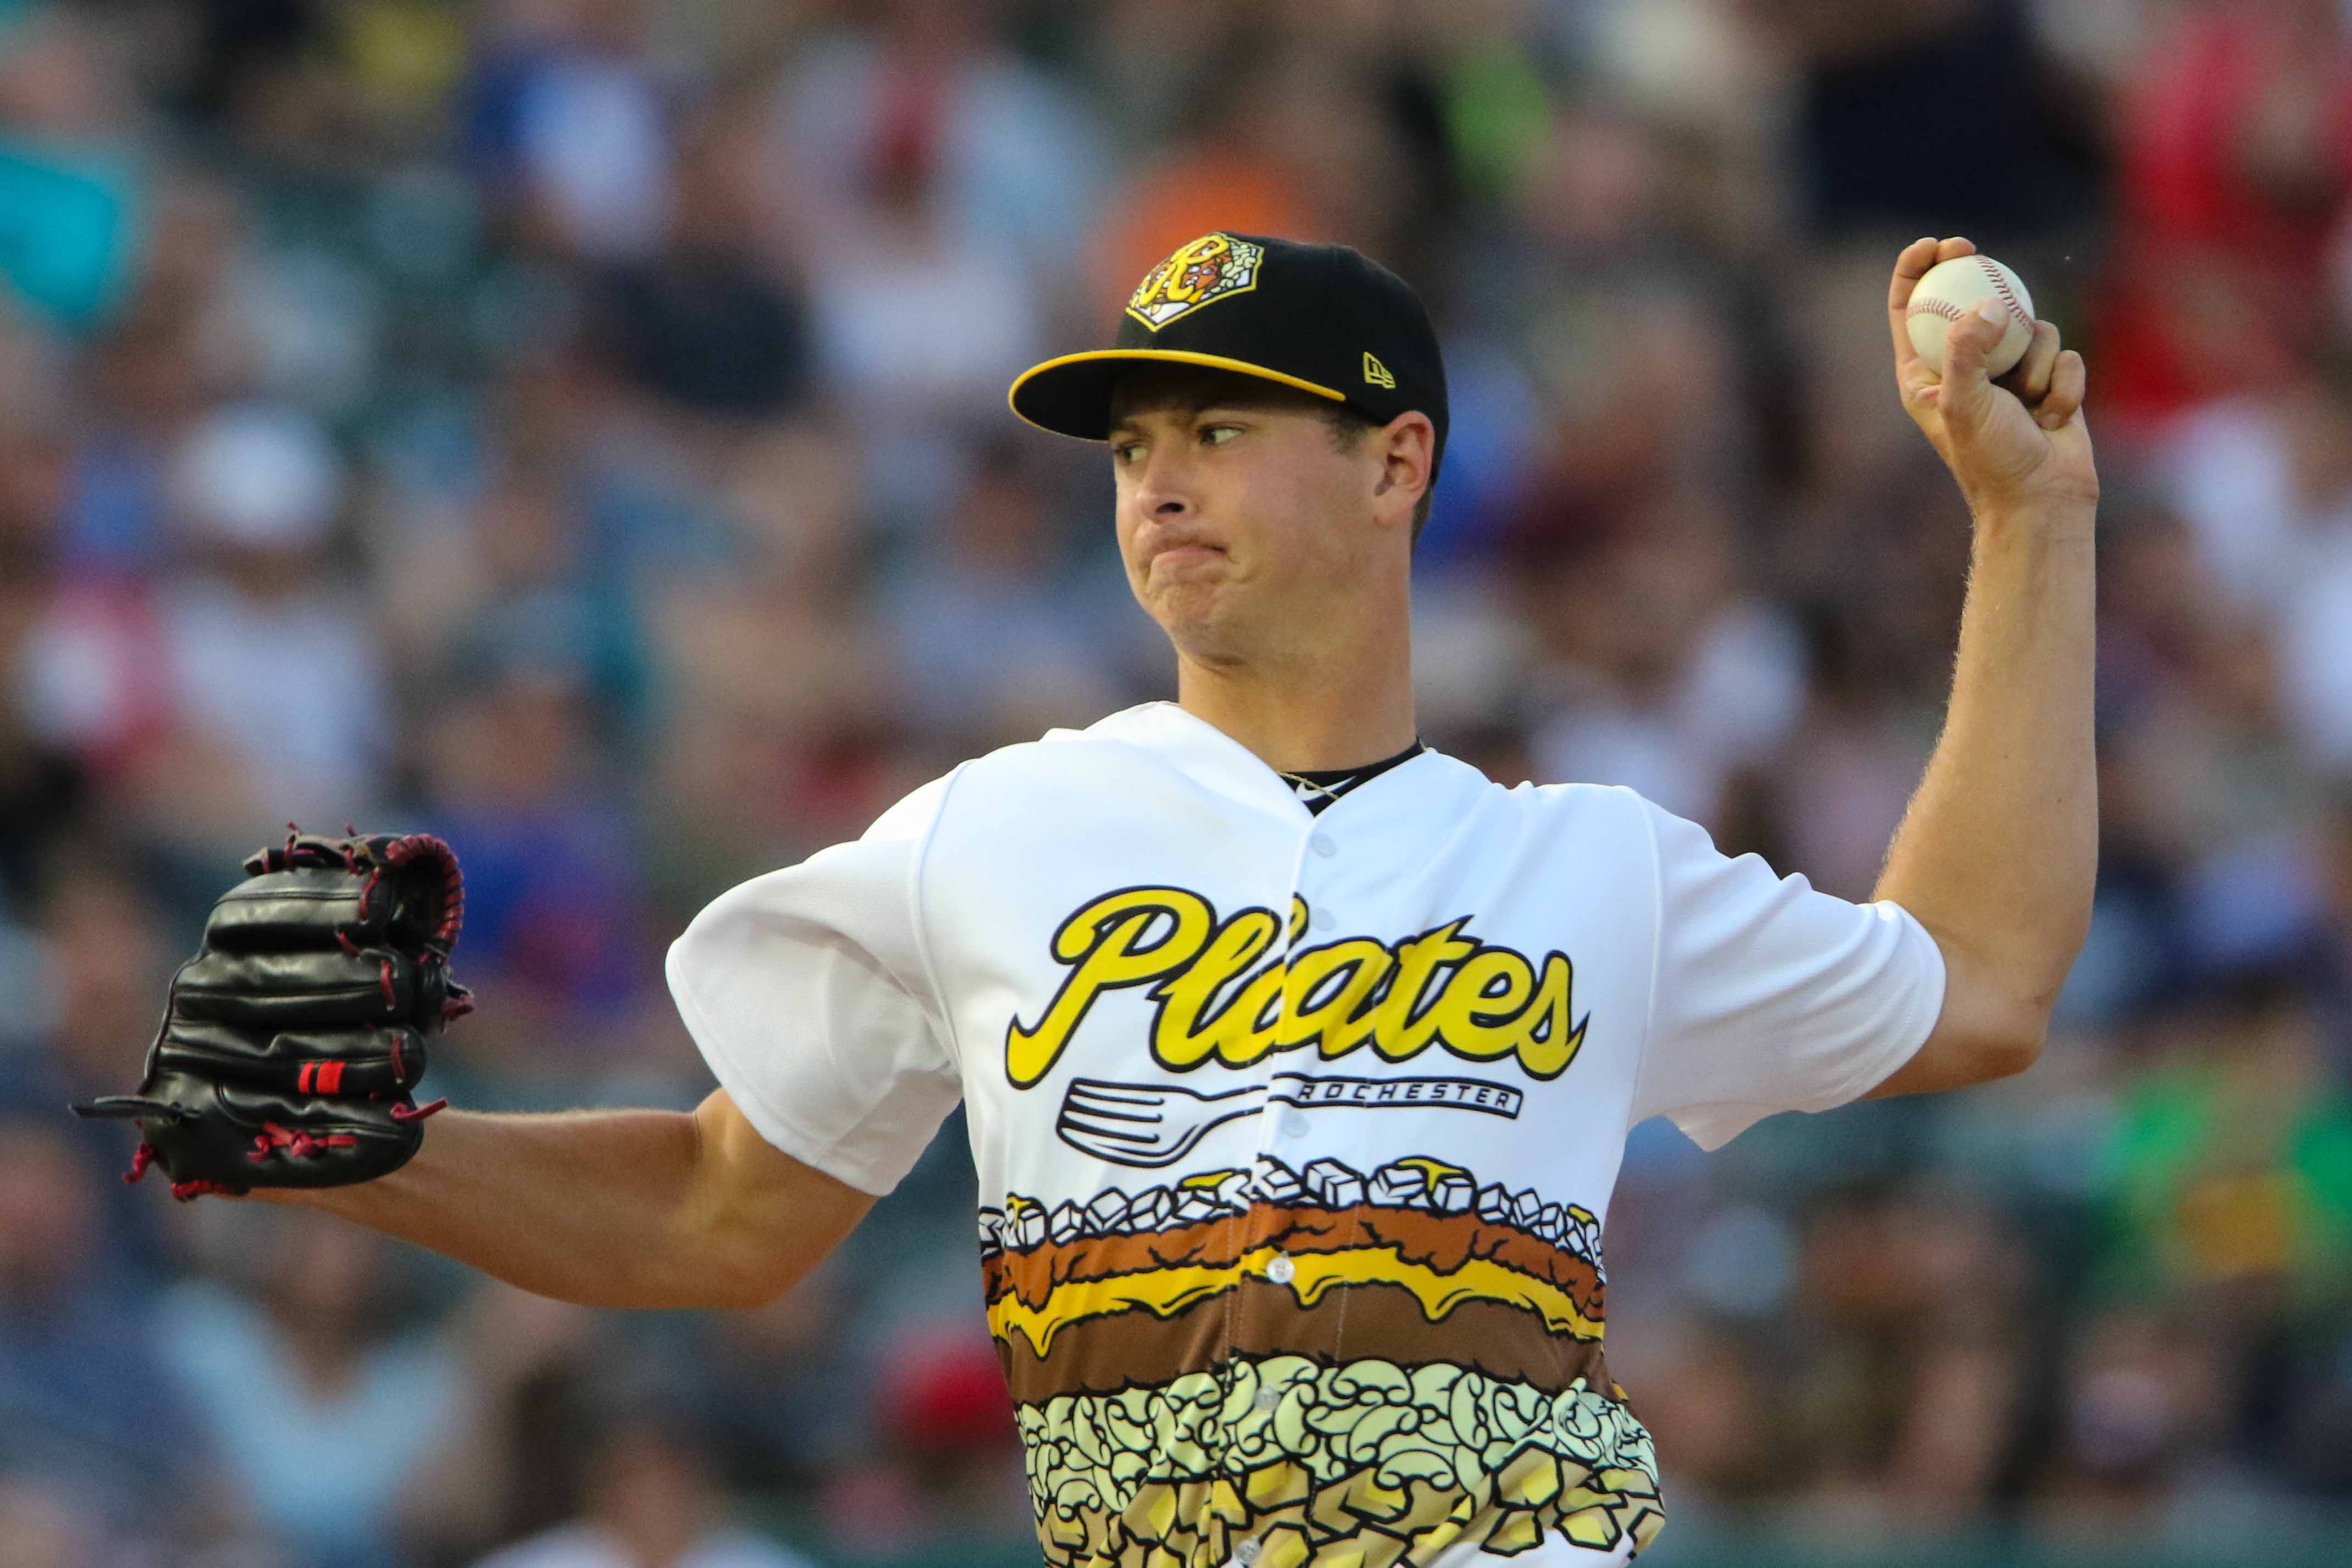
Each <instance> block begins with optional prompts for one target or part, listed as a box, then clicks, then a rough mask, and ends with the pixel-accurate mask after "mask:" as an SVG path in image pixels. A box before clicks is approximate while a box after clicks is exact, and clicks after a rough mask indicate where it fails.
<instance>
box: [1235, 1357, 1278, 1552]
mask: <svg viewBox="0 0 2352 1568" xmlns="http://www.w3.org/2000/svg"><path fill="white" fill-rule="evenodd" d="M1250 1403H1251V1404H1253V1405H1256V1406H1257V1407H1258V1408H1259V1409H1260V1410H1271V1409H1273V1408H1274V1407H1275V1406H1276V1405H1279V1404H1281V1403H1282V1390H1280V1389H1278V1388H1261V1389H1259V1390H1258V1391H1257V1397H1256V1398H1255V1399H1254V1400H1252V1401H1251V1402H1250ZM1243 1544H1244V1545H1255V1544H1256V1542H1243Z"/></svg>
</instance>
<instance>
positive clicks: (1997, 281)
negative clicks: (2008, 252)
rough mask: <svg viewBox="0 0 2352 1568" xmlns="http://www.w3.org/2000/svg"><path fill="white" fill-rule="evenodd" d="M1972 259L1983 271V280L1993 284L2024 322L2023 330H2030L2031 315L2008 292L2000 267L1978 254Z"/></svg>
mask: <svg viewBox="0 0 2352 1568" xmlns="http://www.w3.org/2000/svg"><path fill="white" fill-rule="evenodd" d="M1973 259H1974V260H1975V262H1976V264H1977V267H1978V268H1979V270H1980V271H1982V272H1983V273H1984V275H1985V281H1986V282H1988V283H1990V284H1991V285H1992V286H1993V289H1994V290H1995V291H1996V292H1997V293H1999V294H2000V297H2001V299H2002V300H2006V301H2007V302H2008V305H2009V308H2010V310H2011V311H2012V312H2013V313H2014V314H2015V315H2016V317H2017V319H2018V320H2019V321H2023V322H2024V323H2025V330H2026V331H2029V332H2030V331H2032V330H2033V317H2032V313H2031V312H2029V311H2028V310H2026V308H2025V307H2024V306H2022V305H2021V304H2019V303H2018V302H2017V296H2016V295H2015V294H2013V293H2011V292H2010V288H2009V279H2006V278H2004V277H2002V276H2001V271H2000V268H1998V267H1995V266H1994V265H1993V264H1992V262H1991V261H1990V260H1989V259H1987V258H1984V257H1981V256H1979V257H1976V258H1973Z"/></svg>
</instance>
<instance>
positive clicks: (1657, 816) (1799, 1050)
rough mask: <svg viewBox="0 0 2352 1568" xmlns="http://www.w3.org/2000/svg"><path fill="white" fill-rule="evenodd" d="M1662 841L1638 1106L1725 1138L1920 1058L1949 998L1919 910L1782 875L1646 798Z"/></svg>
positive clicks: (1822, 1102) (1710, 1143)
mask: <svg viewBox="0 0 2352 1568" xmlns="http://www.w3.org/2000/svg"><path fill="white" fill-rule="evenodd" d="M1641 804H1642V810H1643V814H1644V816H1645V817H1646V819H1647V824H1648V828H1649V833H1650V838H1651V842H1652V844H1653V846H1654V849H1655V852H1656V861H1655V864H1656V868H1657V902H1656V905H1655V909H1656V914H1657V931H1656V939H1655V942H1656V945H1655V949H1654V952H1655V958H1654V969H1653V971H1652V977H1651V1002H1650V1029H1649V1036H1648V1039H1647V1041H1646V1042H1645V1044H1644V1047H1643V1057H1642V1064H1641V1075H1640V1079H1639V1085H1638V1088H1637V1089H1636V1091H1635V1096H1634V1104H1633V1117H1632V1120H1633V1121H1641V1120H1643V1119H1644V1118H1646V1117H1650V1116H1659V1115H1664V1116H1668V1117H1671V1118H1673V1119H1674V1121H1675V1125H1677V1126H1678V1127H1680V1128H1681V1129H1682V1130H1683V1131H1685V1132H1686V1133H1688V1134H1689V1135H1690V1136H1691V1137H1692V1138H1693V1139H1694V1140H1696V1142H1698V1143H1699V1144H1700V1146H1701V1147H1703V1148H1706V1149H1718V1148H1721V1147H1722V1146H1723V1145H1724V1144H1726V1143H1727V1142H1730V1141H1731V1140H1732V1139H1733V1138H1734V1137H1736V1136H1738V1134H1739V1133H1740V1132H1742V1131H1746V1130H1747V1129H1748V1127H1750V1126H1752V1125H1753V1124H1754V1123H1756V1122H1757V1121H1761V1120H1762V1119H1763V1118H1764V1117H1767V1116H1769V1115H1771V1114H1772V1113H1773V1112H1774V1111H1779V1110H1829V1109H1830V1108H1831V1107H1832V1106H1838V1105H1843V1104H1844V1103H1846V1102H1847V1101H1848V1100H1855V1099H1858V1098H1860V1097H1861V1096H1862V1095H1864V1094H1865V1093H1867V1092H1869V1091H1870V1090H1871V1089H1875V1088H1876V1087H1877V1086H1878V1085H1879V1084H1881V1083H1883V1082H1885V1079H1887V1078H1888V1077H1889V1076H1891V1075H1892V1074H1893V1073H1894V1072H1895V1069H1896V1068H1899V1067H1901V1066H1902V1065H1903V1064H1904V1063H1905V1062H1906V1061H1908V1060H1910V1058H1911V1057H1912V1055H1913V1053H1915V1052H1916V1051H1917V1050H1918V1048H1919V1047H1920V1046H1921V1045H1922V1044H1923V1043H1924V1042H1925V1041H1926V1040H1927V1036H1928V1034H1929V1032H1930V1031H1932V1030H1933V1029H1934V1028H1935V1026H1936V1019H1937V1015H1938V1014H1939V1013H1940V1012H1941V1011H1942V1008H1943V1002H1944V957H1943V953H1942V952H1941V950H1939V949H1938V948H1937V945H1936V941H1935V938H1933V937H1932V936H1930V935H1928V934H1927V929H1926V928H1925V927H1923V926H1921V925H1920V924H1919V922H1918V921H1916V920H1915V919H1913V918H1912V916H1911V914H1910V912H1909V911H1908V910H1904V909H1902V908H1901V907H1899V906H1898V905H1895V904H1892V903H1872V904H1855V903H1850V902H1848V901H1847V900H1843V899H1841V898H1836V897H1834V896H1832V895H1831V894H1828V893H1823V892H1819V891H1816V890H1815V889H1814V888H1813V887H1812V885H1811V883H1809V882H1808V881H1806V880H1805V879H1804V878H1803V877H1801V876H1790V877H1776V876H1774V875H1773V873H1772V869H1771V868H1770V867H1769V866H1768V865H1766V864H1765V862H1764V859H1763V858H1762V857H1761V856H1758V855H1742V856H1739V857H1738V858H1731V857H1729V856H1726V855H1724V854H1723V853H1721V852H1720V851H1719V850H1717V848H1716V847H1715V841H1714V840H1713V839H1712V838H1710V837H1708V836H1707V833H1706V829H1705V828H1703V827H1700V826H1698V825H1697V824H1696V823H1692V822H1686V821H1685V820H1684V819H1683V818H1681V817H1678V816H1675V815H1674V814H1672V813H1671V812H1668V811H1665V810H1664V809H1662V808H1660V807H1659V806H1657V805H1653V804H1651V803H1650V802H1649V801H1646V800H1644V801H1643V802H1642V803H1641Z"/></svg>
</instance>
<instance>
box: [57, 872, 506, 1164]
mask: <svg viewBox="0 0 2352 1568" xmlns="http://www.w3.org/2000/svg"><path fill="white" fill-rule="evenodd" d="M245 870H246V879H245V880H244V881H242V882H240V883H238V884H237V885H236V887H234V888H231V889H229V890H228V891H227V893H226V894H224V895H223V896H222V898H221V900H220V902H219V903H217V904H215V906H214V907H213V912H212V917H211V919H210V920H208V921H205V940H204V945H203V947H202V948H200V949H199V950H198V951H197V953H196V955H195V956H194V958H192V959H190V960H188V962H187V963H184V964H182V965H181V966H180V971H179V973H177V974H176V975H174V976H173V979H172V993H171V999H170V1002H169V1004H168V1005H167V1006H166V1008H165V1011H164V1015H163V1028H162V1029H161V1030H160V1031H159V1032H158V1033H157V1035H156V1037H155V1043H154V1044H153V1046H152V1047H149V1049H148V1052H147V1071H146V1077H145V1079H144V1080H143V1081H142V1082H141V1084H140V1086H139V1092H138V1093H137V1094H133V1095H110V1096H108V1097H106V1098H105V1099H102V1100H97V1101H96V1102H94V1103H92V1104H89V1105H77V1106H75V1107H74V1110H76V1111H77V1112H78V1113H79V1114H80V1115H83V1116H100V1117H122V1118H132V1119H136V1120H137V1121H138V1122H139V1127H140V1131H141V1132H142V1134H143V1136H144V1142H142V1143H141V1144H140V1145H139V1152H138V1155H137V1157H136V1158H135V1159H134V1160H133V1162H132V1163H131V1173H130V1175H129V1176H128V1177H127V1178H125V1179H126V1180H129V1181H137V1180H138V1179H139V1177H140V1176H141V1175H142V1173H144V1172H145V1171H146V1169H147V1167H148V1166H149V1165H150V1164H158V1165H161V1166H163V1170H164V1172H165V1173H167V1174H168V1175H169V1176H170V1177H171V1178H172V1195H173V1196H174V1197H177V1198H181V1199H187V1198H193V1197H195V1196H197V1195H198V1194H204V1193H227V1194H241V1193H245V1192H247V1191H249V1190H251V1189H252V1188H255V1187H332V1186H341V1185H344V1184H349V1183H352V1182H364V1181H369V1180H371V1179H373V1178H374V1177H377V1176H381V1175H384V1174H386V1173H390V1172H392V1171H396V1170H398V1169H399V1168H400V1167H401V1166H402V1165H404V1164H406V1163H408V1161H409V1159H410V1157H411V1156H413V1155H414V1154H415V1152H416V1150H417V1147H418V1146H419V1145H420V1144H421V1143H422V1142H424V1138H425V1131H424V1125H423V1123H424V1121H425V1118H426V1117H428V1116H430V1115H432V1114H433V1113H434V1112H435V1111H436V1110H440V1109H441V1107H442V1105H443V1104H444V1103H446V1102H445V1101H441V1100H436V1101H435V1102H433V1103H432V1104H431V1105H427V1106H425V1107H423V1108H422V1109H420V1108H419V1107H418V1106H417V1104H416V1101H415V1100H414V1099H413V1098H411V1096H410V1094H409V1090H410V1089H413V1088H415V1085H416V1082H417V1080H418V1079H421V1078H423V1077H424V1075H425V1042H424V1037H425V1036H426V1035H430V1034H434V1033H436V1032H437V1031H438V1030H440V1029H441V1028H442V1027H443V1026H445V1025H446V1024H447V1023H449V1022H450V1021H451V1020H453V1019H456V1018H458V1017H462V1016H464V1015H465V1014H467V1013H468V1012H470V1011H472V1008H473V1002H472V999H471V996H470V994H468V993H467V990H466V988H465V987H464V986H462V985H459V984H457V982H456V981H455V980H454V979H452V978H451V977H450V973H449V953H450V950H451V949H452V948H454V947H455V946H456V945H457V927H458V924H459V921H460V919H461V917H462V914H463V911H464V908H465V894H464V886H463V883H462V881H461V880H460V879H459V877H458V874H457V856H456V855H454V854H453V853H451V852H450V849H449V847H448V846H447V845H446V844H445V843H443V842H442V841H441V840H440V839H438V838H434V837H428V836H425V835H423V834H415V835H410V836H407V837H394V836H392V835H386V834H376V835H373V836H369V837H352V838H320V837H311V836H306V835H301V834H294V833H289V835H288V837H287V839H286V842H285V843H284V844H283V845H281V846H277V847H272V848H268V849H265V850H262V851H260V852H259V853H258V854H256V855H254V856H252V857H251V858H248V859H247V861H246V863H245Z"/></svg>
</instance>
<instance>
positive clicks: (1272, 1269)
mask: <svg viewBox="0 0 2352 1568" xmlns="http://www.w3.org/2000/svg"><path fill="white" fill-rule="evenodd" d="M1265 1277H1266V1278H1267V1279H1271V1280H1273V1281H1274V1282H1275V1283H1276V1284H1277V1285H1287V1284H1289V1283H1290V1282H1291V1281H1292V1280H1293V1279H1297V1278H1298V1265H1297V1264H1296V1263H1293V1262H1292V1261H1290V1259H1289V1258H1285V1257H1281V1256H1276V1258H1275V1260H1274V1261H1273V1262H1271V1263H1269V1264H1267V1265H1266V1266H1265Z"/></svg>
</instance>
